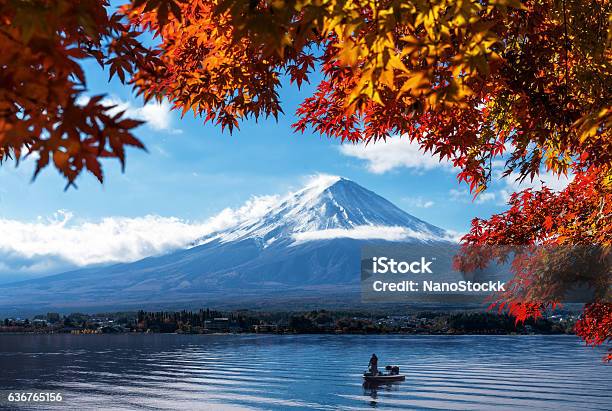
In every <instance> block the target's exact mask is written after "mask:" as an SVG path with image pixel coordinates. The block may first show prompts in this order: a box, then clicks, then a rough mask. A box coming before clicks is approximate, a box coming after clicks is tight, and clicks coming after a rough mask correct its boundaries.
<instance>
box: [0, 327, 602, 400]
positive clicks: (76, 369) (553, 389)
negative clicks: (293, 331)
mask: <svg viewBox="0 0 612 411" xmlns="http://www.w3.org/2000/svg"><path fill="white" fill-rule="evenodd" d="M372 352H376V353H377V355H378V357H379V359H380V360H379V365H384V364H388V363H394V364H397V365H399V366H400V367H401V371H402V373H405V374H406V376H407V378H406V381H405V382H403V383H399V384H396V385H390V386H381V387H378V388H377V389H369V388H364V387H363V386H362V381H361V374H362V373H363V371H364V369H365V368H366V365H367V363H368V360H369V357H370V355H371V354H372ZM604 352H605V350H604V349H603V348H600V349H596V350H594V349H592V348H585V347H584V346H583V345H582V343H581V341H580V340H579V339H578V338H576V337H573V336H349V335H339V336H330V335H323V336H309V335H298V336H274V335H244V336H238V335H109V336H100V335H96V336H87V335H83V336H73V335H41V336H20V335H2V336H0V392H2V393H3V394H2V395H3V397H4V399H5V398H6V394H7V392H9V391H13V390H19V391H38V392H40V391H47V392H48V391H53V392H61V393H62V394H63V396H64V402H63V403H62V404H61V405H58V404H49V403H46V404H44V405H39V407H36V409H41V408H42V409H79V410H83V409H109V410H110V409H113V410H122V409H125V410H144V409H154V410H156V409H160V410H165V409H182V410H194V409H213V410H216V409H222V410H225V409H283V410H284V409H309V408H313V409H343V410H345V409H372V408H381V409H391V408H395V409H440V410H448V409H480V410H490V409H508V410H515V409H551V410H564V409H567V410H576V409H580V410H591V409H599V410H610V409H612V367H611V366H608V365H604V364H603V363H602V362H601V357H602V356H603V355H604ZM7 406H8V404H7V403H6V402H4V403H0V409H4V408H6V407H7ZM3 407H4V408H3ZM13 407H15V406H14V405H13ZM9 409H10V408H9ZM19 409H34V407H33V406H32V405H21V406H20V407H19Z"/></svg>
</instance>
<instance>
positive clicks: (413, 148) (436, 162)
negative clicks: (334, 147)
mask: <svg viewBox="0 0 612 411" xmlns="http://www.w3.org/2000/svg"><path fill="white" fill-rule="evenodd" d="M340 152H341V153H342V154H344V155H345V156H349V157H355V158H358V159H361V160H365V161H366V162H367V169H368V170H369V171H371V172H372V173H375V174H383V173H386V172H387V171H391V170H393V169H396V168H401V167H404V168H410V169H415V170H419V171H422V170H431V169H434V168H443V169H448V170H452V169H453V166H452V164H451V163H450V162H448V161H446V160H444V161H440V159H439V158H438V157H437V156H434V155H432V154H431V153H424V152H423V151H422V150H421V149H420V147H419V145H418V144H417V143H415V142H410V140H409V139H408V137H393V138H390V139H387V141H379V142H376V143H370V144H367V145H366V144H365V143H359V144H342V145H341V146H340Z"/></svg>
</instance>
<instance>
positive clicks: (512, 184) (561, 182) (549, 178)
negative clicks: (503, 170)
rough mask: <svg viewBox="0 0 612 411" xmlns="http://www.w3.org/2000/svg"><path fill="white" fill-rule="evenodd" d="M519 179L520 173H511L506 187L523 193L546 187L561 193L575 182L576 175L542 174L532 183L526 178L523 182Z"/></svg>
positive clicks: (506, 179)
mask: <svg viewBox="0 0 612 411" xmlns="http://www.w3.org/2000/svg"><path fill="white" fill-rule="evenodd" d="M518 177H519V174H518V173H511V174H510V175H509V176H508V177H507V178H505V179H504V180H505V182H506V185H507V186H508V189H510V190H511V191H522V190H525V189H527V188H533V189H535V190H541V189H542V186H546V187H548V188H550V189H551V190H553V191H561V190H563V189H565V187H567V185H568V184H569V183H571V182H572V181H574V175H573V174H570V175H568V176H558V175H555V174H554V173H552V172H550V171H548V172H543V173H540V175H537V176H535V178H534V179H533V181H530V180H529V178H526V179H525V180H523V181H522V182H519V181H517V178H518Z"/></svg>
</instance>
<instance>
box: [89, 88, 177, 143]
mask: <svg viewBox="0 0 612 411" xmlns="http://www.w3.org/2000/svg"><path fill="white" fill-rule="evenodd" d="M87 101H89V98H88V97H81V98H80V99H79V101H78V104H86V103H87ZM101 103H102V104H103V105H105V106H116V107H114V108H113V109H112V110H110V113H111V114H116V113H118V112H120V111H125V116H126V117H129V118H133V119H135V120H141V121H145V122H146V123H147V126H149V127H151V128H152V129H154V130H159V131H171V132H172V133H173V134H180V133H181V132H182V131H181V130H180V129H174V128H173V127H172V114H171V107H170V103H168V102H167V101H166V100H164V101H162V102H161V103H158V102H156V101H149V102H148V103H147V104H145V105H144V106H141V107H137V106H135V105H134V104H133V103H131V102H129V101H125V100H122V99H120V98H118V97H116V96H111V97H106V98H104V99H102V101H101Z"/></svg>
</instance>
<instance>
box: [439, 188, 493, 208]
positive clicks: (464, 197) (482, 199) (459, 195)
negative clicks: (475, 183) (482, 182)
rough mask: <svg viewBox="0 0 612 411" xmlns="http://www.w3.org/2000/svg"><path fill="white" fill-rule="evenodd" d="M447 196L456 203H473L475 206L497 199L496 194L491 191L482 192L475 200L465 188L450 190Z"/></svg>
mask: <svg viewBox="0 0 612 411" xmlns="http://www.w3.org/2000/svg"><path fill="white" fill-rule="evenodd" d="M448 195H449V198H450V199H451V200H453V201H456V202H460V203H471V202H474V203H476V204H484V203H488V202H491V201H495V199H497V198H498V194H497V193H495V192H493V191H484V192H482V193H480V194H478V196H476V198H474V195H473V194H471V193H470V191H469V190H468V189H467V188H460V189H456V188H451V189H450V191H449V192H448Z"/></svg>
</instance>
